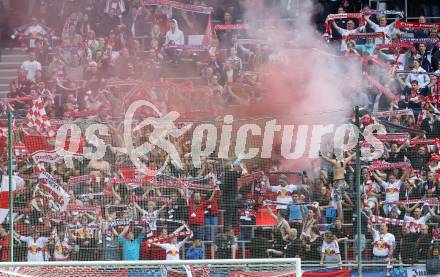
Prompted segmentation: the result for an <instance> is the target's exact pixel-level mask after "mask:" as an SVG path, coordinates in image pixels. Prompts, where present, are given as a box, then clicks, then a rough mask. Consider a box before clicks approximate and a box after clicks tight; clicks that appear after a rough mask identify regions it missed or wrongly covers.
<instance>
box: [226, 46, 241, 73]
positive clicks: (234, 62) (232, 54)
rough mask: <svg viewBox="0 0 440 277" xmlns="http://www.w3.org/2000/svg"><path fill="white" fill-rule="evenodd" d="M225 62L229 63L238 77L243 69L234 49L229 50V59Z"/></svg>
mask: <svg viewBox="0 0 440 277" xmlns="http://www.w3.org/2000/svg"><path fill="white" fill-rule="evenodd" d="M227 60H228V61H230V62H231V64H232V66H233V67H234V69H235V70H236V71H237V72H238V75H240V73H241V71H242V69H243V62H242V61H241V58H240V57H238V56H237V50H236V49H235V48H231V49H230V50H229V57H228V58H227Z"/></svg>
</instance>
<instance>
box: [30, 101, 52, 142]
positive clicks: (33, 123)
mask: <svg viewBox="0 0 440 277" xmlns="http://www.w3.org/2000/svg"><path fill="white" fill-rule="evenodd" d="M32 104H33V105H32V108H31V109H30V110H29V112H28V114H27V116H26V120H25V124H26V126H28V127H29V128H34V129H35V130H37V132H39V133H41V134H46V133H47V135H48V136H49V137H53V136H55V132H54V131H53V130H52V129H51V125H50V121H49V119H48V118H47V114H46V109H45V108H44V104H45V102H44V100H43V98H41V97H38V98H37V99H35V100H34V101H33V103H32Z"/></svg>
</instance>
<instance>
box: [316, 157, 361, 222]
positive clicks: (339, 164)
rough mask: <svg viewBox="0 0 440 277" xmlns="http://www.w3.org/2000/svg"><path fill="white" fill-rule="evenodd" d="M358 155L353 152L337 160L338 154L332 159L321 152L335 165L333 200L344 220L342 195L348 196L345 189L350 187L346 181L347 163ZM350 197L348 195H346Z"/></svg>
mask: <svg viewBox="0 0 440 277" xmlns="http://www.w3.org/2000/svg"><path fill="white" fill-rule="evenodd" d="M355 156H356V154H351V155H349V156H348V157H347V158H345V159H343V160H337V159H336V156H334V157H333V159H330V158H328V157H326V156H323V155H322V154H321V153H320V157H321V158H322V159H324V160H325V161H327V162H329V163H330V164H331V165H332V166H333V198H332V200H333V202H334V203H335V204H336V209H337V212H338V218H339V219H340V220H341V221H342V222H344V214H343V212H342V197H343V196H346V194H345V190H346V189H347V187H348V184H347V182H346V181H345V168H346V167H347V164H348V163H349V162H350V161H351V160H352V159H353V158H354V157H355ZM345 198H348V197H345ZM348 200H349V201H350V199H348Z"/></svg>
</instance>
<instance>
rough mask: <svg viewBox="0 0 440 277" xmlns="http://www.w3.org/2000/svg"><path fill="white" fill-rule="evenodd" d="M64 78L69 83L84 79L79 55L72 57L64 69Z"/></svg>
mask: <svg viewBox="0 0 440 277" xmlns="http://www.w3.org/2000/svg"><path fill="white" fill-rule="evenodd" d="M66 78H67V79H68V80H71V81H82V80H83V79H84V67H83V65H82V63H81V58H80V56H79V54H77V53H75V54H73V56H72V62H71V63H70V65H68V66H67V67H66Z"/></svg>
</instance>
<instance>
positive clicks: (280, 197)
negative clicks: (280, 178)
mask: <svg viewBox="0 0 440 277" xmlns="http://www.w3.org/2000/svg"><path fill="white" fill-rule="evenodd" d="M296 189H297V188H296V186H295V185H287V186H285V187H282V186H272V191H273V192H275V193H276V194H277V202H280V203H286V205H277V209H278V210H279V209H282V210H285V209H287V204H289V203H290V202H292V192H294V191H296Z"/></svg>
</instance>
